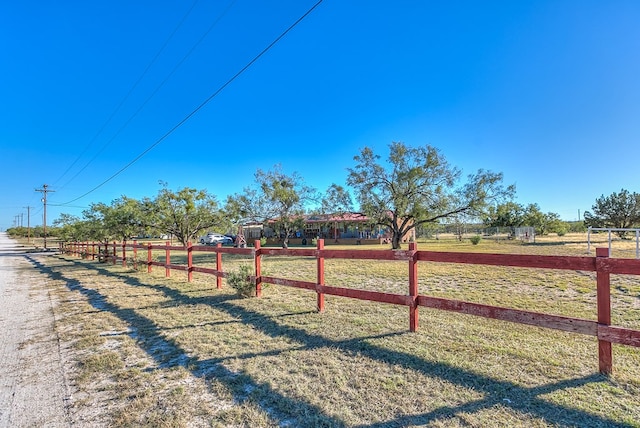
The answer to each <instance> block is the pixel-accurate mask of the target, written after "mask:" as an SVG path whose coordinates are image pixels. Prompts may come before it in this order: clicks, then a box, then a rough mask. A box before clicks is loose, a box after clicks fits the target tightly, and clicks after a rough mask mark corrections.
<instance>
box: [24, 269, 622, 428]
mask: <svg viewBox="0 0 640 428" xmlns="http://www.w3.org/2000/svg"><path fill="white" fill-rule="evenodd" d="M27 258H28V259H29V260H30V261H31V263H32V264H33V265H34V266H35V267H37V268H38V269H40V270H41V271H42V272H43V273H45V274H46V275H48V276H49V277H51V278H53V279H56V280H60V281H64V282H65V283H66V286H67V288H68V289H69V290H71V291H77V292H79V293H81V294H82V295H84V296H85V297H86V298H87V300H88V301H89V303H90V304H91V305H92V306H93V307H94V308H96V309H98V310H102V311H107V312H110V313H112V314H114V315H116V316H117V317H118V318H120V319H121V320H123V321H125V322H126V323H128V324H129V325H130V327H131V329H132V332H133V333H132V336H133V337H134V339H135V340H136V341H137V342H138V344H139V346H141V347H142V349H144V350H145V351H146V352H147V353H148V354H149V355H150V356H151V357H152V358H153V359H154V360H155V361H156V362H157V363H158V366H159V367H161V368H165V367H172V366H176V365H180V366H185V367H188V368H190V369H191V371H192V373H193V374H194V375H195V376H199V377H205V378H206V379H213V378H215V379H216V380H219V381H222V382H224V383H225V384H226V385H227V387H228V388H229V389H230V390H231V392H232V393H233V395H234V399H235V400H236V401H237V402H239V403H242V402H243V401H245V400H247V399H249V398H250V397H249V396H248V393H247V391H251V390H254V389H255V388H262V389H263V390H266V391H267V395H266V396H268V397H271V398H270V402H269V403H257V404H259V405H261V406H262V407H263V409H269V415H270V416H271V417H272V418H273V419H274V420H275V421H277V422H279V423H280V424H284V425H287V426H298V425H299V424H300V421H298V419H297V418H298V416H299V415H304V416H305V417H309V415H311V417H312V418H313V420H314V421H315V423H318V424H320V426H332V427H346V426H347V424H346V423H345V422H344V421H341V420H339V419H337V418H336V417H332V416H329V415H327V414H325V413H324V412H323V411H322V410H321V409H319V408H317V407H316V406H314V405H311V404H309V403H305V402H301V401H300V400H295V399H292V398H290V397H287V396H284V395H282V394H280V393H279V392H277V391H274V390H272V389H271V388H270V386H269V385H266V384H257V383H256V382H255V381H254V380H252V379H251V378H250V376H248V375H241V376H239V375H238V374H237V373H233V372H231V371H230V370H228V369H227V368H225V367H224V365H223V364H221V363H222V362H223V361H224V359H222V358H220V359H217V358H212V359H205V360H199V359H197V358H190V357H188V355H187V353H186V352H185V351H184V350H183V349H182V348H181V347H180V346H179V345H178V344H176V343H175V342H174V341H173V340H171V339H167V338H164V337H163V336H162V335H161V330H164V328H161V327H159V326H157V325H156V324H155V323H154V322H153V321H151V320H149V319H147V318H145V317H144V316H141V315H140V314H137V313H136V312H135V311H134V310H132V309H123V308H120V307H118V306H117V305H114V304H112V303H109V302H108V300H107V298H106V297H105V296H103V295H102V294H100V293H99V292H98V291H96V290H92V289H89V288H86V287H84V286H83V285H82V284H80V283H79V282H78V281H77V280H75V279H69V278H66V277H65V276H64V275H63V273H62V271H58V270H55V269H52V268H50V267H48V266H46V265H44V264H42V263H40V262H39V261H37V260H36V259H34V258H32V257H27ZM64 260H65V261H66V262H71V263H74V264H75V265H76V266H82V267H83V268H85V269H93V270H96V271H97V272H98V273H100V274H101V275H108V276H112V277H117V278H119V279H120V280H121V281H123V283H125V284H127V285H129V286H132V287H144V288H149V289H150V290H153V291H156V292H160V293H162V294H164V295H165V296H166V297H167V298H169V299H171V300H172V301H174V302H175V303H177V304H178V305H195V304H206V305H211V306H212V307H214V308H215V309H217V310H221V311H224V312H226V313H228V314H229V315H231V316H233V317H234V318H237V319H239V320H240V321H241V322H243V323H245V324H247V325H249V326H251V327H252V328H254V329H256V330H258V331H261V332H262V333H264V334H265V335H268V336H270V337H285V338H287V339H291V340H295V341H297V342H300V343H302V346H301V347H299V348H297V349H304V350H313V349H319V348H332V349H340V350H341V351H342V352H345V353H346V354H348V355H352V356H354V357H357V356H363V357H366V358H370V359H373V360H377V361H382V362H384V363H386V364H390V365H398V366H402V367H405V368H408V369H411V370H415V371H416V372H419V373H423V374H424V375H426V376H429V377H437V378H439V379H441V380H443V381H446V382H449V383H451V384H454V385H458V386H461V387H465V388H471V389H473V390H475V391H478V392H481V393H482V394H483V395H484V398H482V399H479V400H475V401H470V402H466V403H463V404H461V405H459V406H452V407H447V406H445V407H441V408H438V409H435V410H433V411H429V412H425V413H423V414H418V415H393V416H390V419H389V420H387V421H384V422H380V423H372V424H363V425H359V427H361V428H378V427H379V428H382V427H403V426H408V425H418V424H427V423H430V422H434V421H438V420H441V419H447V418H454V417H455V416H456V415H457V414H460V413H472V412H478V411H482V410H484V409H488V408H490V407H493V406H497V405H501V406H503V407H507V408H511V409H513V410H514V411H518V412H522V413H527V414H531V415H532V416H534V417H537V418H541V419H543V420H545V421H546V422H548V423H550V424H554V425H557V426H571V427H573V426H580V427H589V426H598V427H601V426H608V427H629V426H631V425H629V424H625V423H620V422H616V421H612V420H610V419H606V418H604V417H601V416H598V415H594V414H591V413H588V412H585V411H582V410H579V409H574V408H569V407H565V406H562V405H559V404H554V403H551V402H549V401H546V400H544V399H543V398H541V397H542V396H544V395H545V394H549V393H553V392H558V391H561V390H564V389H571V388H576V387H580V386H583V385H586V384H589V383H594V382H608V380H607V378H606V377H605V376H602V375H600V374H592V375H589V376H584V377H580V378H575V379H569V380H564V381H560V382H556V383H550V384H546V385H541V386H537V387H532V388H526V387H522V386H519V385H516V384H514V383H512V382H507V381H500V380H496V379H492V378H490V377H487V376H483V375H479V374H476V373H472V372H469V371H465V370H463V369H461V368H458V367H454V366H451V365H448V364H445V363H440V362H432V361H426V360H424V359H421V358H419V357H417V356H414V355H411V354H407V353H404V352H400V351H394V350H391V349H387V348H384V347H381V346H376V345H374V344H371V343H369V342H367V340H370V339H372V337H370V336H368V337H358V338H353V339H348V340H344V341H335V340H331V339H327V338H325V337H323V336H319V335H314V334H310V333H308V332H306V331H304V330H302V329H299V328H295V327H292V326H287V325H281V324H279V323H278V322H277V318H278V317H277V316H266V315H264V314H260V313H257V312H253V311H250V310H247V309H245V308H243V307H241V306H238V305H237V304H234V300H235V298H234V297H232V296H229V295H219V296H209V297H193V296H189V295H187V294H185V293H184V292H182V291H179V290H176V289H173V288H171V287H168V286H165V285H155V284H146V283H144V282H141V281H140V280H138V279H137V278H135V277H133V276H129V275H126V274H122V273H115V272H112V271H110V270H108V269H106V268H104V267H101V266H98V265H96V264H93V263H86V262H81V261H69V260H68V259H64ZM62 270H63V269H62ZM212 291H213V292H215V289H212ZM285 315H287V314H285ZM403 333H404V332H401V333H391V334H386V335H379V336H375V338H380V337H385V336H390V335H394V334H403ZM281 352H283V351H282V350H275V351H267V352H264V353H261V352H255V353H253V352H250V353H247V354H245V355H243V356H235V357H234V358H249V357H253V356H259V355H274V354H278V353H281ZM506 397H508V399H507V400H506V399H505V398H506ZM291 409H296V410H295V413H296V414H291V411H292V410H291ZM296 422H297V423H296Z"/></svg>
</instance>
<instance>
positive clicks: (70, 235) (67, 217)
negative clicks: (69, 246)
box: [53, 213, 89, 242]
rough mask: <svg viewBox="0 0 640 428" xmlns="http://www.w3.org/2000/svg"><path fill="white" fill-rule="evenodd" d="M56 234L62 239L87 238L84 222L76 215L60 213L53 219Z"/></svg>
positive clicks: (77, 239) (75, 239)
mask: <svg viewBox="0 0 640 428" xmlns="http://www.w3.org/2000/svg"><path fill="white" fill-rule="evenodd" d="M53 226H55V227H56V228H57V230H58V233H57V236H58V238H60V239H61V240H63V241H67V242H68V241H84V240H87V239H89V238H88V235H87V231H86V227H84V226H85V223H84V222H83V221H81V220H80V218H79V217H78V216H75V215H71V214H65V213H62V214H60V216H59V217H58V218H57V219H55V220H54V221H53Z"/></svg>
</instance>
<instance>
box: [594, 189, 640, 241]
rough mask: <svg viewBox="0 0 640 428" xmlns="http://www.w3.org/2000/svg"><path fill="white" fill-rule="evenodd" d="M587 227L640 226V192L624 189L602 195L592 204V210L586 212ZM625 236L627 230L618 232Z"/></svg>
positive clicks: (620, 227)
mask: <svg viewBox="0 0 640 428" xmlns="http://www.w3.org/2000/svg"><path fill="white" fill-rule="evenodd" d="M584 223H585V225H586V226H587V227H589V226H591V227H607V228H616V229H628V228H633V227H636V226H640V194H638V193H635V192H633V193H631V192H629V191H628V190H625V189H622V190H620V193H616V192H613V193H612V194H611V195H609V196H604V195H602V196H600V197H599V198H598V199H596V203H595V204H593V206H592V211H586V212H585V213H584ZM616 233H617V234H618V235H619V236H620V237H624V236H625V235H626V232H624V231H618V232H616Z"/></svg>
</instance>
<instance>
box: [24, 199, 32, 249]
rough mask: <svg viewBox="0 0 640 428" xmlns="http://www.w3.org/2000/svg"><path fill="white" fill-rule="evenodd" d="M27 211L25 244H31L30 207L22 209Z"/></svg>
mask: <svg viewBox="0 0 640 428" xmlns="http://www.w3.org/2000/svg"><path fill="white" fill-rule="evenodd" d="M23 208H26V209H27V244H30V243H31V207H30V206H26V207H23Z"/></svg>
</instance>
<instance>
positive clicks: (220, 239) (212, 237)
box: [200, 232, 233, 245]
mask: <svg viewBox="0 0 640 428" xmlns="http://www.w3.org/2000/svg"><path fill="white" fill-rule="evenodd" d="M200 243H201V244H204V245H217V244H223V245H224V244H233V239H231V238H229V237H228V236H224V235H222V234H220V233H213V232H209V233H207V234H206V235H204V236H201V237H200Z"/></svg>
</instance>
